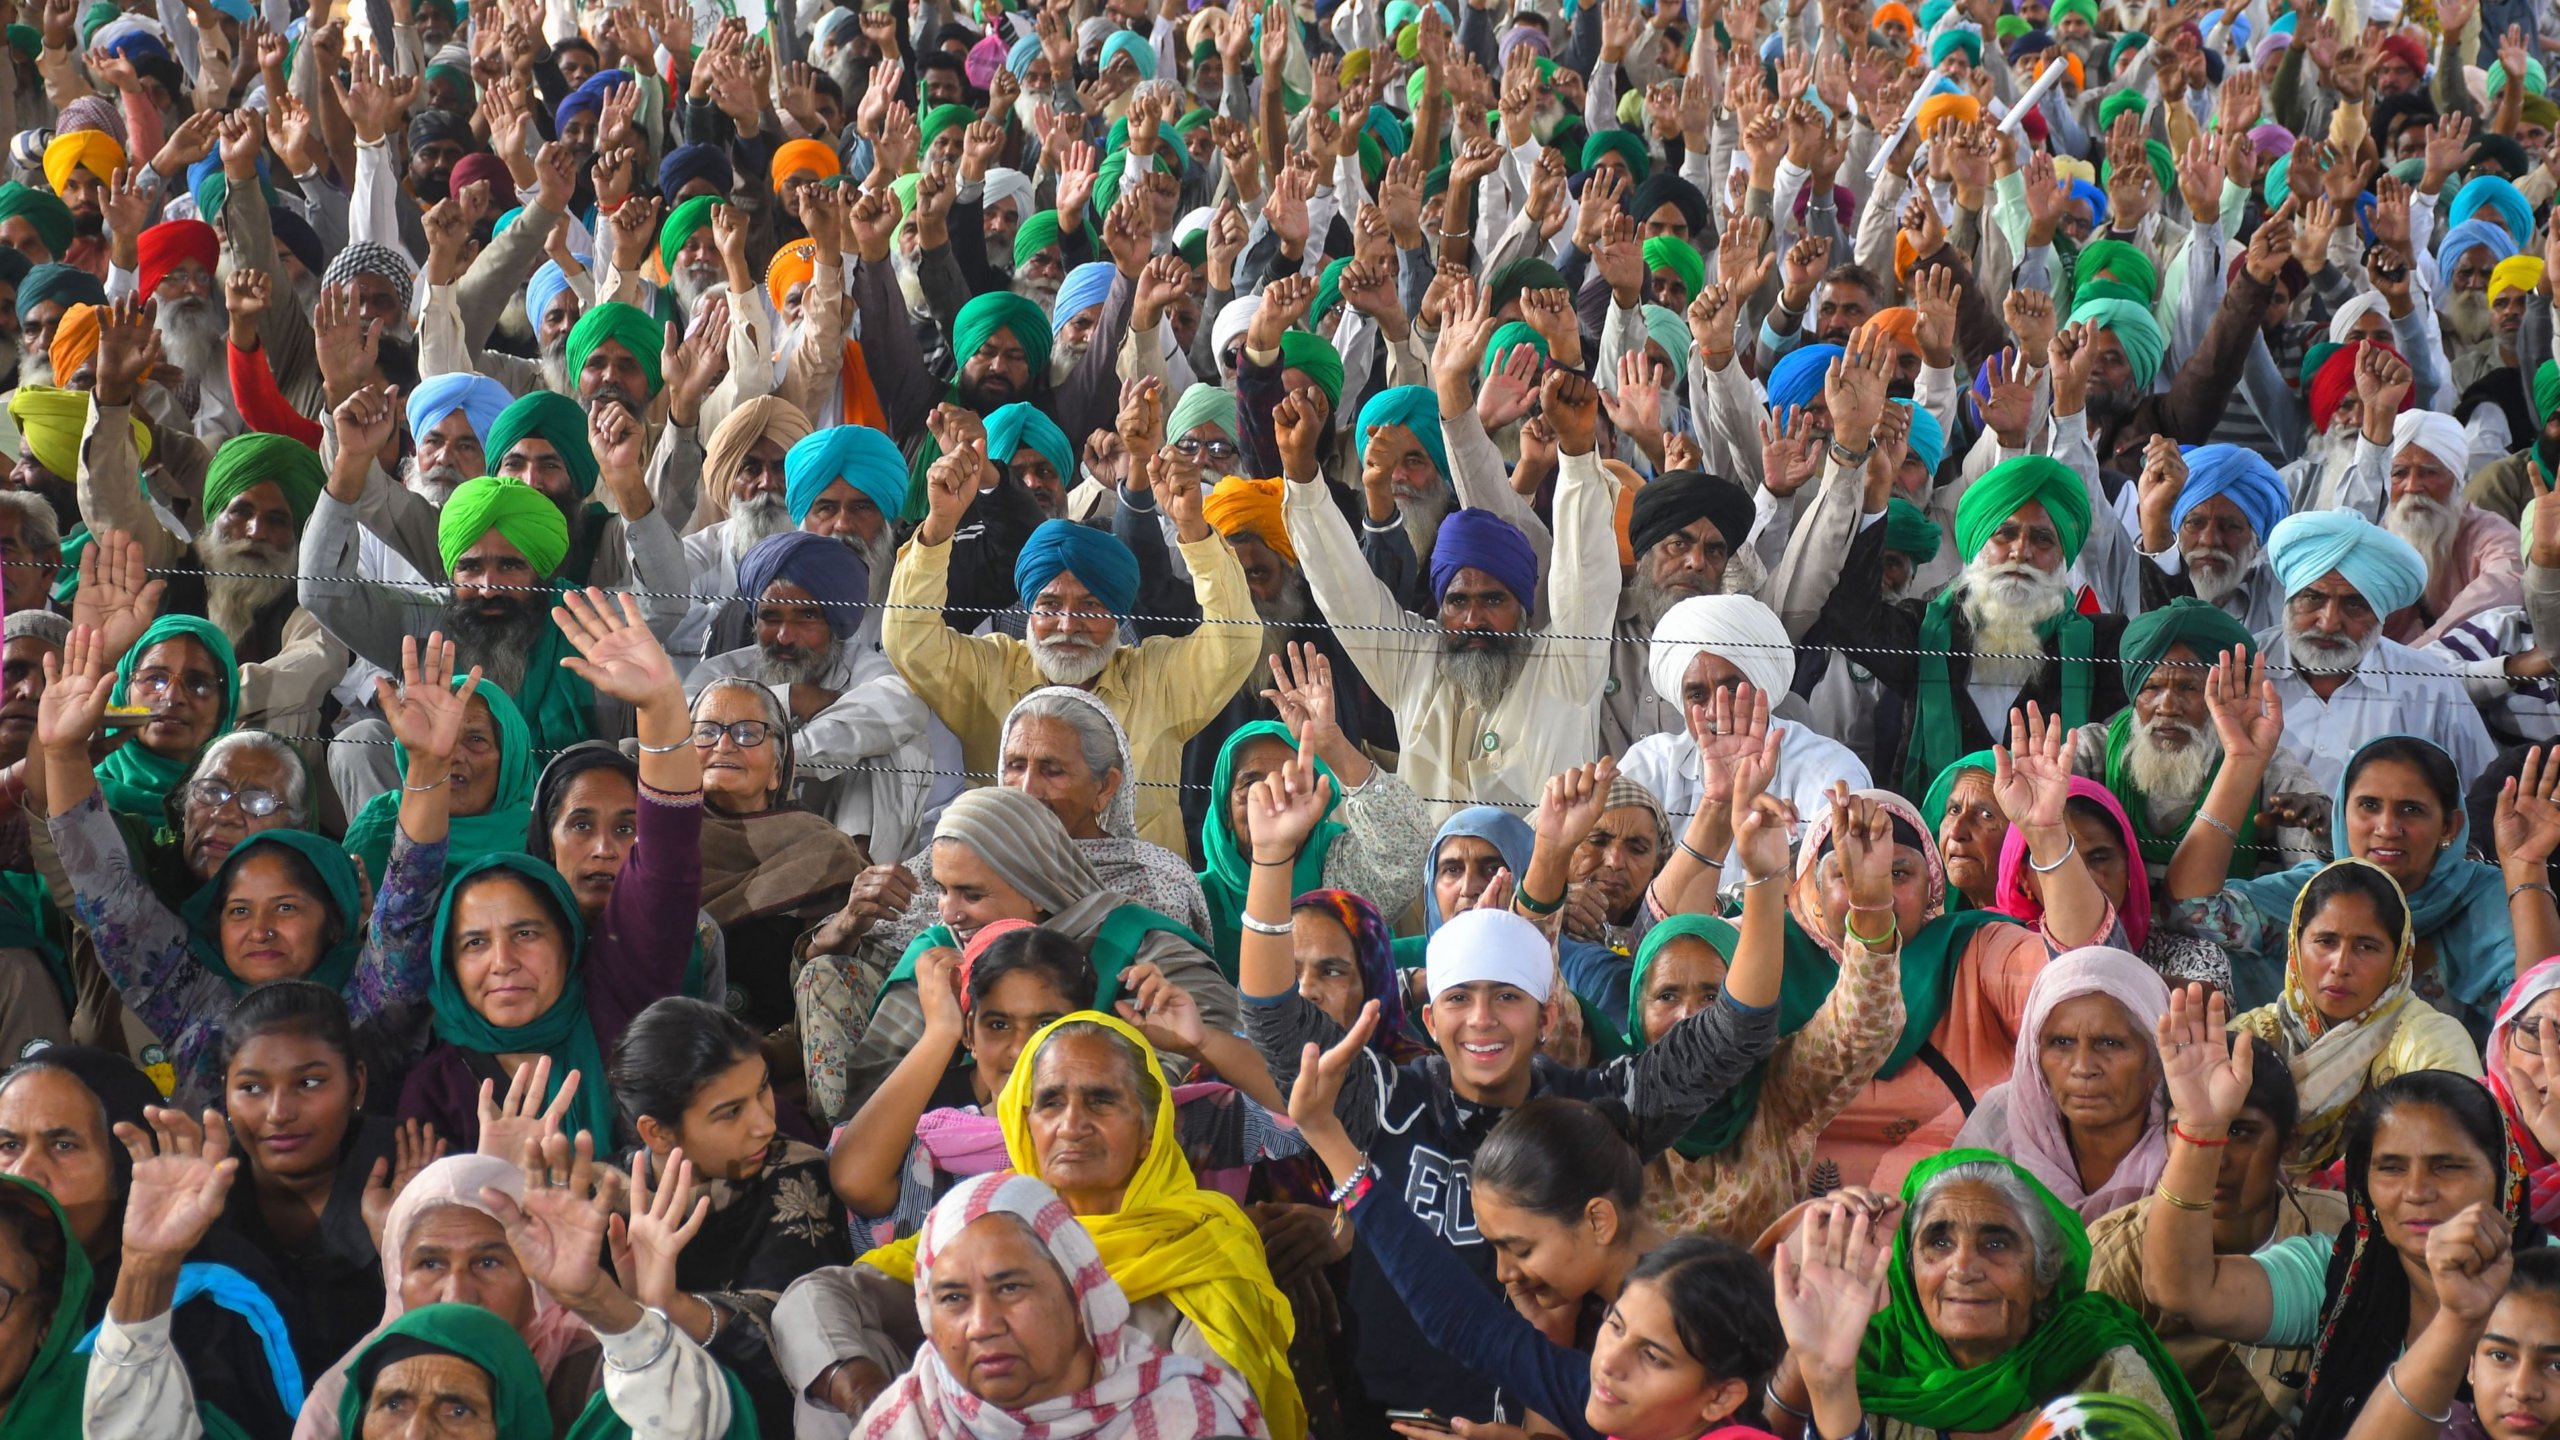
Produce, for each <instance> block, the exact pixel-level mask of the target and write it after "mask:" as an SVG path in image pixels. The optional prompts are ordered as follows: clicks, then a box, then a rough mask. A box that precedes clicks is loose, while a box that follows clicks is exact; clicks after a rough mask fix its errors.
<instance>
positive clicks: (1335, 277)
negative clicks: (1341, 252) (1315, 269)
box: [1307, 255, 1351, 325]
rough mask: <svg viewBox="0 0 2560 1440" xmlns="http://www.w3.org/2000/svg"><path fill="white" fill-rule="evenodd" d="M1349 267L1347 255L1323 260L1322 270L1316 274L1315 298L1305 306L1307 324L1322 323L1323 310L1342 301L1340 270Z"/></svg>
mask: <svg viewBox="0 0 2560 1440" xmlns="http://www.w3.org/2000/svg"><path fill="white" fill-rule="evenodd" d="M1350 268H1351V257H1350V256H1348V255H1345V256H1342V257H1341V258H1340V259H1336V260H1328V261H1326V262H1325V267H1324V270H1323V271H1322V273H1320V274H1318V275H1317V276H1316V294H1315V299H1314V300H1313V302H1311V303H1310V304H1309V305H1308V306H1307V323H1308V324H1310V325H1319V324H1322V323H1323V322H1324V317H1325V312H1326V311H1329V310H1331V309H1332V308H1333V307H1334V306H1336V305H1339V304H1341V303H1342V272H1343V271H1345V270H1348V269H1350Z"/></svg>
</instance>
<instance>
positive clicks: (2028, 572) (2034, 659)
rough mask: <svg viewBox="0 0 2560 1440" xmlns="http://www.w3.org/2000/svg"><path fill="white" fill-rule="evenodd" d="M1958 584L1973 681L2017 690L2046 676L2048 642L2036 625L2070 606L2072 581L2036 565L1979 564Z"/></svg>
mask: <svg viewBox="0 0 2560 1440" xmlns="http://www.w3.org/2000/svg"><path fill="white" fill-rule="evenodd" d="M1960 583H1962V584H1963V586H1964V598H1963V601H1962V604H1963V606H1964V614H1965V620H1966V621H1967V623H1969V624H1970V625H1971V626H1972V628H1973V683H1975V684H1977V685H1999V686H2018V685H2025V684H2027V683H2028V682H2030V681H2032V680H2034V679H2035V678H2036V676H2037V675H2039V674H2041V673H2043V670H2044V663H2045V655H2044V638H2043V637H2042V636H2040V635H2038V634H2036V627H2037V626H2039V625H2042V624H2043V623H2044V622H2045V621H2047V620H2049V619H2052V618H2053V617H2054V616H2055V615H2057V614H2059V613H2061V610H2062V607H2063V606H2064V605H2066V604H2069V603H2070V600H2071V586H2070V582H2069V581H2067V580H2065V579H2064V578H2063V577H2062V576H2061V575H2060V574H2059V573H2052V574H2048V573H2046V572H2045V571H2042V570H2038V569H2036V568H2035V567H2034V566H2032V565H2024V564H2017V563H2012V564H2007V565H1996V566H1995V565H1988V564H1985V563H1984V562H1982V561H1980V560H1976V561H1974V562H1973V563H1972V564H1970V565H1968V566H1966V567H1965V572H1964V576H1963V578H1962V580H1961V582H1960Z"/></svg>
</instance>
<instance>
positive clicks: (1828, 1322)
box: [1770, 1150, 2212, 1440]
mask: <svg viewBox="0 0 2560 1440" xmlns="http://www.w3.org/2000/svg"><path fill="white" fill-rule="evenodd" d="M1897 1214H1898V1219H1899V1225H1898V1228H1897V1229H1896V1230H1895V1232H1894V1234H1893V1236H1892V1237H1891V1239H1890V1240H1889V1241H1888V1239H1887V1237H1886V1236H1885V1235H1884V1234H1883V1233H1882V1231H1883V1226H1884V1222H1886V1221H1887V1220H1888V1219H1893V1218H1895V1217H1897ZM1776 1271H1777V1290H1778V1318H1779V1321H1780V1323H1781V1324H1783V1325H1784V1326H1785V1327H1786V1332H1787V1343H1788V1359H1787V1363H1786V1364H1785V1365H1784V1366H1782V1367H1781V1368H1780V1369H1779V1371H1778V1378H1777V1379H1776V1380H1775V1381H1774V1382H1772V1384H1771V1386H1770V1392H1771V1394H1772V1396H1773V1397H1774V1398H1775V1399H1776V1400H1777V1401H1778V1403H1779V1404H1780V1405H1782V1406H1785V1407H1787V1408H1789V1409H1791V1410H1793V1411H1795V1412H1796V1413H1799V1414H1809V1415H1811V1416H1813V1417H1814V1421H1813V1425H1812V1426H1810V1427H1808V1429H1812V1428H1819V1429H1820V1430H1821V1431H1822V1433H1824V1434H1826V1435H1833V1434H1839V1435H1845V1434H1848V1433H1850V1432H1851V1431H1852V1430H1854V1429H1856V1428H1857V1426H1858V1425H1859V1423H1860V1420H1861V1417H1863V1419H1864V1423H1865V1424H1866V1425H1867V1427H1868V1433H1869V1434H1870V1435H1872V1436H1873V1437H1874V1440H1934V1437H1936V1436H1940V1435H1944V1434H1947V1433H1949V1432H1953V1431H1965V1432H1992V1433H2000V1432H2006V1431H2007V1430H2009V1429H2010V1428H2011V1427H2012V1426H2014V1425H2015V1424H2017V1423H2018V1422H2019V1421H2021V1420H2023V1419H2025V1418H2026V1417H2028V1416H2031V1415H2034V1414H2035V1413H2036V1412H2037V1411H2038V1410H2040V1409H2042V1408H2043V1407H2044V1406H2045V1405H2046V1404H2047V1403H2048V1402H2050V1401H2052V1400H2055V1399H2058V1398H2060V1397H2062V1396H2065V1395H2072V1394H2080V1393H2086V1392H2091V1391H2107V1392H2110V1393H2113V1394H2116V1395H2119V1396H2122V1397H2124V1398H2126V1399H2129V1400H2134V1401H2138V1402H2140V1403H2142V1404H2143V1405H2144V1406H2145V1407H2146V1408H2148V1409H2150V1410H2152V1411H2154V1412H2155V1413H2157V1414H2158V1415H2159V1416H2160V1417H2161V1418H2162V1420H2163V1421H2164V1422H2166V1423H2167V1424H2169V1425H2170V1426H2171V1427H2173V1428H2174V1429H2175V1430H2176V1432H2177V1434H2178V1435H2179V1436H2180V1437H2181V1440H2207V1437H2208V1436H2210V1435H2211V1434H2212V1430H2211V1427H2209V1426H2208V1425H2207V1424H2206V1423H2205V1418H2204V1412H2203V1411H2202V1410H2201V1409H2199V1408H2198V1407H2197V1405H2196V1397H2195V1392H2194V1391H2193V1390H2191V1389H2190V1388H2189V1387H2188V1385H2187V1379H2186V1376H2185V1374H2184V1373H2182V1372H2181V1371H2180V1370H2179V1369H2178V1366H2177V1363H2176V1362H2175V1361H2173V1360H2172V1359H2170V1357H2169V1352H2168V1350H2167V1349H2166V1348H2165V1347H2164V1346H2162V1345H2161V1343H2160V1340H2159V1337H2158V1336H2156V1335H2154V1334H2152V1333H2151V1327H2150V1326H2148V1325H2146V1324H2144V1323H2143V1321H2142V1318H2141V1317H2140V1316H2138V1315H2136V1314H2135V1313H2134V1312H2133V1310H2132V1309H2131V1308H2130V1307H2128V1306H2127V1305H2125V1303H2124V1302H2123V1301H2121V1300H2118V1299H2116V1298H2114V1297H2113V1296H2111V1295H2105V1294H2101V1293H2098V1292H2096V1291H2092V1290H2090V1289H2089V1288H2088V1285H2087V1282H2088V1274H2089V1233H2088V1231H2087V1230H2085V1229H2084V1228H2082V1226H2081V1222H2080V1217H2079V1215H2078V1214H2077V1213H2076V1212H2074V1211H2073V1210H2072V1209H2071V1208H2070V1207H2069V1206H2067V1205H2064V1204H2063V1203H2062V1202H2061V1201H2059V1200H2056V1199H2055V1198H2054V1197H2053V1196H2052V1194H2051V1193H2049V1192H2048V1191H2046V1189H2045V1188H2044V1186H2043V1185H2041V1184H2039V1183H2037V1181H2036V1178H2035V1177H2034V1176H2033V1175H2031V1174H2029V1173H2027V1171H2026V1170H2025V1169H2023V1168H2021V1167H2020V1166H2018V1165H2016V1164H2014V1163H2013V1162H2011V1161H2010V1160H2008V1159H2007V1158H2006V1157H2004V1156H2001V1155H1998V1154H1994V1153H1993V1152H1991V1151H1988V1150H1953V1151H1948V1152H1946V1153H1944V1154H1940V1155H1934V1156H1932V1157H1930V1158H1929V1159H1927V1160H1924V1161H1922V1162H1921V1163H1920V1164H1918V1165H1916V1166H1914V1167H1913V1168H1912V1171H1911V1174H1910V1176H1909V1178H1907V1179H1906V1180H1904V1181H1903V1184H1902V1198H1901V1199H1900V1201H1899V1202H1895V1201H1886V1202H1883V1205H1882V1207H1881V1208H1879V1209H1872V1210H1871V1209H1870V1208H1868V1205H1867V1204H1865V1203H1862V1202H1860V1201H1857V1200H1851V1199H1843V1198H1837V1197H1835V1198H1832V1199H1826V1200H1821V1201H1816V1202H1815V1203H1814V1205H1813V1207H1812V1208H1811V1209H1810V1210H1808V1211H1807V1212H1806V1214H1805V1218H1804V1222H1803V1224H1802V1225H1800V1226H1799V1227H1798V1228H1797V1229H1796V1231H1795V1233H1794V1235H1792V1236H1791V1237H1790V1238H1789V1239H1788V1240H1787V1241H1786V1242H1784V1243H1783V1244H1782V1245H1781V1246H1780V1247H1779V1250H1778V1254H1777V1264H1776ZM1879 1279H1881V1280H1882V1281H1883V1282H1884V1283H1883V1285H1882V1286H1881V1287H1879V1286H1878V1285H1877V1284H1876V1282H1877V1281H1878V1280H1879ZM1879 1300H1881V1301H1882V1302H1883V1303H1882V1305H1881V1308H1879V1306H1878V1303H1877V1302H1878V1301H1879Z"/></svg>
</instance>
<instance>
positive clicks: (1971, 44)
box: [1929, 30, 1982, 65]
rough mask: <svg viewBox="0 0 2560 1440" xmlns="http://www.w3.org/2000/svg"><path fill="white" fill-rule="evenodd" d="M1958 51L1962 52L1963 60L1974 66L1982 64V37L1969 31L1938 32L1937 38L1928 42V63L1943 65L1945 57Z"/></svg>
mask: <svg viewBox="0 0 2560 1440" xmlns="http://www.w3.org/2000/svg"><path fill="white" fill-rule="evenodd" d="M1958 50H1962V51H1963V52H1964V55H1965V58H1966V59H1967V60H1970V61H1972V62H1973V63H1974V64H1976V65H1979V64H1981V63H1982V37H1981V36H1979V35H1976V34H1975V33H1973V32H1972V31H1970V30H1941V31H1939V32H1938V38H1937V39H1935V40H1932V41H1930V42H1929V63H1930V64H1932V65H1943V64H1945V63H1946V59H1947V57H1948V56H1950V55H1953V54H1954V53H1956V52H1957V51H1958Z"/></svg>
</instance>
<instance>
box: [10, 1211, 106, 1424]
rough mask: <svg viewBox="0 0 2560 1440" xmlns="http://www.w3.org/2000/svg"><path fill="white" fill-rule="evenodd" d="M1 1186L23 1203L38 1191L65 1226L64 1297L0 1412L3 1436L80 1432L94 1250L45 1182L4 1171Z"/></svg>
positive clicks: (86, 1383) (86, 1378)
mask: <svg viewBox="0 0 2560 1440" xmlns="http://www.w3.org/2000/svg"><path fill="white" fill-rule="evenodd" d="M0 1186H6V1187H8V1189H7V1191H6V1192H5V1193H6V1194H7V1195H8V1197H9V1198H8V1201H7V1203H9V1204H13V1205H21V1206H23V1205H24V1204H25V1203H26V1202H25V1200H24V1198H23V1197H24V1196H27V1195H32V1196H34V1197H35V1199H36V1202H37V1203H38V1204H41V1205H42V1206H44V1208H45V1210H46V1212H47V1213H49V1214H51V1215H52V1216H53V1220H54V1223H55V1224H56V1225H59V1226H60V1227H62V1257H63V1263H62V1295H61V1298H59V1299H57V1300H55V1301H54V1304H53V1319H52V1321H51V1323H49V1324H48V1325H47V1326H46V1327H45V1336H44V1344H43V1345H41V1346H39V1347H37V1349H36V1358H35V1359H34V1360H32V1361H30V1362H28V1365H27V1373H26V1375H25V1377H24V1378H22V1379H20V1380H19V1381H18V1393H17V1394H16V1395H14V1396H12V1397H11V1398H10V1400H9V1413H8V1415H7V1416H6V1417H5V1418H0V1440H59V1437H61V1436H65V1435H77V1434H79V1433H80V1406H81V1400H82V1397H83V1396H84V1395H86V1394H87V1392H88V1389H89V1357H88V1356H86V1355H84V1354H81V1353H80V1350H79V1348H78V1347H79V1344H80V1339H81V1336H82V1335H83V1333H84V1332H86V1331H87V1330H88V1328H89V1326H88V1322H87V1320H86V1319H85V1318H84V1317H86V1316H87V1315H88V1313H89V1291H90V1287H91V1285H92V1284H93V1280H94V1277H93V1274H92V1272H91V1270H90V1269H89V1255H88V1252H87V1251H84V1250H82V1249H81V1248H80V1237H79V1236H77V1235H74V1234H72V1233H71V1222H70V1220H68V1219H67V1218H65V1217H64V1215H63V1213H62V1206H61V1204H60V1203H59V1202H57V1201H56V1200H55V1199H54V1198H53V1196H52V1195H51V1194H49V1193H47V1192H46V1190H45V1188H44V1187H43V1186H41V1185H37V1184H35V1183H34V1182H32V1181H27V1180H21V1179H19V1178H18V1177H17V1176H15V1175H0Z"/></svg>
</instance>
